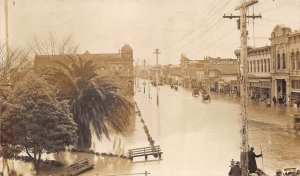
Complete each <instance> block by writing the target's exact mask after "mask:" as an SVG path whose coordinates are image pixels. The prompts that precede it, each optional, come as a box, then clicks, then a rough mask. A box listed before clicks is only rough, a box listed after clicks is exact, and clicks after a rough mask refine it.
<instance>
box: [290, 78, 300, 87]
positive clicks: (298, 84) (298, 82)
mask: <svg viewBox="0 0 300 176" xmlns="http://www.w3.org/2000/svg"><path fill="white" fill-rule="evenodd" d="M292 88H293V89H300V81H299V80H292Z"/></svg>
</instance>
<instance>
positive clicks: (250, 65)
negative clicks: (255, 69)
mask: <svg viewBox="0 0 300 176" xmlns="http://www.w3.org/2000/svg"><path fill="white" fill-rule="evenodd" d="M250 72H251V73H252V61H250Z"/></svg>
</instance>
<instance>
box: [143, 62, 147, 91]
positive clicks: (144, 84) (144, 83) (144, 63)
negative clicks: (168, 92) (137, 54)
mask: <svg viewBox="0 0 300 176" xmlns="http://www.w3.org/2000/svg"><path fill="white" fill-rule="evenodd" d="M143 65H144V71H143V79H144V82H143V86H144V94H145V86H146V82H145V79H146V76H144V75H145V71H146V70H145V66H146V60H145V59H144V60H143Z"/></svg>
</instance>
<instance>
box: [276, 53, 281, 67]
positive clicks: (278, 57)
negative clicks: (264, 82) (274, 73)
mask: <svg viewBox="0 0 300 176" xmlns="http://www.w3.org/2000/svg"><path fill="white" fill-rule="evenodd" d="M277 69H280V54H277Z"/></svg>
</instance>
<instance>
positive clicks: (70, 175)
mask: <svg viewBox="0 0 300 176" xmlns="http://www.w3.org/2000/svg"><path fill="white" fill-rule="evenodd" d="M93 168H94V164H92V163H90V162H89V161H88V159H87V158H86V159H83V160H80V161H78V162H76V163H74V164H71V165H69V166H68V167H67V169H66V171H67V176H75V175H79V174H81V173H83V172H86V171H88V170H90V169H93Z"/></svg>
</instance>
